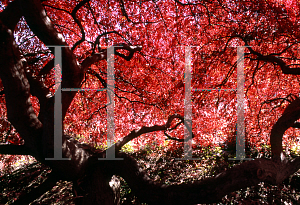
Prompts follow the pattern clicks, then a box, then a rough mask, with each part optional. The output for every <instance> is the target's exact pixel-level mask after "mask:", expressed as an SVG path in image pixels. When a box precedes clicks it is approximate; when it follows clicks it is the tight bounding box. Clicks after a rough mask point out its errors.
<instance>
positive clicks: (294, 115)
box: [270, 98, 300, 161]
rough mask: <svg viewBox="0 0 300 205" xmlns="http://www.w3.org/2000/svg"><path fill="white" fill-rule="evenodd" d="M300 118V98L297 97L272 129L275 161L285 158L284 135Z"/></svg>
mask: <svg viewBox="0 0 300 205" xmlns="http://www.w3.org/2000/svg"><path fill="white" fill-rule="evenodd" d="M299 118H300V99H299V98H297V99H296V100H294V101H293V102H292V103H291V104H289V105H288V106H287V108H286V109H285V110H284V112H283V114H282V116H281V117H280V118H279V119H278V120H277V122H276V123H275V124H274V125H273V127H272V130H271V136H270V141H271V151H272V155H273V156H272V157H273V159H274V160H275V161H281V160H283V159H282V157H283V153H282V137H283V135H284V133H285V131H286V130H287V129H288V128H290V127H293V126H294V125H295V122H296V121H297V120H298V119H299Z"/></svg>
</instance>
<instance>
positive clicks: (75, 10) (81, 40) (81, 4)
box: [71, 0, 90, 51]
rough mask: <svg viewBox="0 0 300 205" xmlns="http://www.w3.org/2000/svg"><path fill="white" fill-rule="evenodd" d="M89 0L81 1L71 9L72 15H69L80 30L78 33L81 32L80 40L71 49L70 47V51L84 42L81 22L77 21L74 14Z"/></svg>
mask: <svg viewBox="0 0 300 205" xmlns="http://www.w3.org/2000/svg"><path fill="white" fill-rule="evenodd" d="M89 1H90V0H83V1H81V2H80V3H79V4H77V5H76V6H75V8H74V9H73V11H72V13H71V16H72V17H73V19H74V21H75V23H76V24H77V25H78V26H79V28H80V32H81V39H80V40H79V41H77V42H76V43H75V44H74V45H73V47H72V51H73V50H74V49H75V48H76V47H77V46H78V45H80V44H81V43H82V42H83V41H84V40H85V31H84V28H83V26H82V24H81V22H80V21H79V20H78V18H77V16H76V13H77V11H78V10H79V9H80V8H81V7H82V6H83V5H84V4H86V3H87V2H89Z"/></svg>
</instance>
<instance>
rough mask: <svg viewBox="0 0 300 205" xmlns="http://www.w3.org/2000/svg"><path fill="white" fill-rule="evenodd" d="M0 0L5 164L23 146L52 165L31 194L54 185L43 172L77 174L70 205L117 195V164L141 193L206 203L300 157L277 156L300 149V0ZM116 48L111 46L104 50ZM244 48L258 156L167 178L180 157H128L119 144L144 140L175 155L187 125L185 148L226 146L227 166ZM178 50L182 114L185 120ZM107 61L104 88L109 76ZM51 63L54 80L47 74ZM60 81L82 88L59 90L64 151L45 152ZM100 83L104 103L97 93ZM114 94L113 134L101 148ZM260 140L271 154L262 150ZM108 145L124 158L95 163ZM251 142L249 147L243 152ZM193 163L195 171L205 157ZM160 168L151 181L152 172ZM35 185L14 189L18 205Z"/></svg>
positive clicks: (111, 200) (285, 171)
mask: <svg viewBox="0 0 300 205" xmlns="http://www.w3.org/2000/svg"><path fill="white" fill-rule="evenodd" d="M0 6H1V8H0V11H1V13H0V43H1V48H0V79H1V80H0V112H1V115H0V122H1V123H0V133H1V135H0V136H1V139H0V140H1V143H2V145H0V153H1V154H3V155H1V157H2V165H1V168H2V169H7V171H9V169H10V168H12V167H13V165H14V162H15V160H16V159H18V158H21V159H29V158H25V157H23V156H22V157H17V156H19V155H31V156H33V157H34V158H35V159H36V160H37V161H39V162H40V163H42V165H39V166H41V167H39V169H41V170H43V167H44V166H45V167H44V169H45V170H48V168H46V167H49V168H50V169H49V170H52V171H49V173H50V174H49V176H48V175H47V177H45V178H46V179H45V182H44V183H43V185H41V187H42V188H41V189H40V190H41V192H43V191H44V192H45V191H46V190H49V189H50V188H51V187H53V186H54V185H55V183H54V184H53V183H51V182H50V181H58V180H60V179H63V180H68V181H72V182H73V193H74V196H79V197H77V198H76V197H75V198H76V200H75V201H76V203H77V204H97V203H103V204H118V203H120V200H118V198H119V197H120V196H119V195H118V194H117V192H119V190H118V189H117V188H111V187H109V186H108V181H109V180H108V179H110V178H111V177H112V176H113V175H114V174H115V175H119V176H120V177H123V178H124V179H125V181H126V182H127V183H128V186H129V187H130V188H131V189H132V191H133V193H134V194H135V195H136V196H137V197H138V198H139V199H140V201H142V202H147V203H149V204H157V203H163V204H176V203H179V202H180V200H182V201H184V200H185V203H187V204H188V203H190V204H192V203H212V202H220V201H221V200H222V197H224V196H225V195H227V194H230V193H231V192H232V191H236V190H239V189H241V188H246V187H250V186H254V185H257V184H258V183H260V182H267V183H271V184H281V183H282V182H283V181H284V180H286V179H287V178H288V177H289V176H290V175H292V174H293V173H295V172H296V171H297V170H298V168H299V166H300V165H299V163H300V162H299V158H295V159H291V158H286V157H285V156H284V155H290V153H289V151H288V150H290V151H291V152H293V153H298V146H299V137H298V136H299V130H298V128H299V127H300V126H299V123H300V122H298V120H299V118H300V100H299V77H298V75H299V74H300V68H299V65H300V57H299V55H300V54H299V49H298V46H299V41H300V33H299V32H300V29H299V25H300V18H299V12H300V3H299V2H298V1H296V0H289V1H280V0H258V1H226V0H224V1H223V0H215V1H197V0H195V1H194V0H193V1H190V0H187V1H183V0H182V1H181V0H174V1H171V0H168V1H156V0H152V1H151V0H150V1H127V0H109V1H106V0H103V1H102V0H101V1H95V0H82V1H78V0H71V1H56V0H29V1H25V0H14V1H7V0H6V1H2V2H0ZM57 45H60V46H63V47H62V48H61V51H62V54H61V59H62V63H61V64H60V65H55V62H54V59H55V58H56V59H57V58H58V56H57V53H55V52H54V48H53V46H57ZM51 46H52V47H51ZM112 46H114V47H115V48H114V53H115V54H114V56H109V52H108V50H109V49H110V48H111V47H112ZM240 46H244V47H245V54H244V78H245V82H244V96H245V100H244V111H245V115H244V122H245V131H244V133H245V139H246V153H247V154H248V155H247V157H252V158H253V159H254V158H260V159H256V160H253V161H248V162H244V163H241V164H240V165H238V166H234V167H231V166H229V167H227V168H226V169H225V168H224V169H223V168H222V169H221V170H219V172H218V173H220V174H219V175H214V174H211V175H209V176H207V177H204V178H205V179H203V178H195V179H194V180H188V179H189V177H187V176H185V177H184V179H185V180H182V179H180V178H178V179H175V181H176V182H178V181H180V182H184V183H182V184H181V185H180V186H175V185H174V184H172V183H171V182H170V181H168V180H170V178H169V177H168V176H170V175H172V171H170V170H172V169H171V166H173V167H174V166H175V167H176V163H175V164H172V165H168V163H166V162H164V163H162V166H164V167H165V168H164V170H165V171H164V172H163V173H162V172H161V171H160V172H157V173H155V174H151V173H146V172H144V171H142V170H141V169H139V167H141V166H142V165H141V164H138V163H137V162H136V161H137V159H136V160H135V159H134V158H136V156H135V157H133V156H130V155H129V154H128V153H127V152H126V151H128V150H130V151H139V150H140V149H142V150H145V147H147V148H149V149H150V150H156V151H155V152H154V153H155V154H157V153H160V152H161V150H160V149H157V147H165V149H166V150H167V151H166V153H164V154H162V155H166V156H172V158H181V157H183V155H184V153H179V154H177V155H168V154H167V153H168V152H169V153H174V152H177V151H178V150H183V147H184V144H183V140H184V137H185V135H184V133H185V132H184V130H185V129H189V131H190V136H192V137H193V139H192V140H190V141H189V142H188V143H186V144H188V145H189V147H190V148H191V149H193V150H194V152H193V154H194V155H195V152H196V150H202V152H205V150H206V149H208V148H212V150H217V151H214V152H218V151H220V150H223V152H224V153H222V155H220V156H219V157H220V158H222V160H221V161H222V162H225V161H226V160H225V159H223V157H224V156H223V155H225V157H227V158H228V152H229V150H231V151H232V150H235V149H236V148H235V146H234V145H235V144H236V141H235V138H236V131H237V127H238V126H237V90H236V89H237V86H238V85H237V77H238V76H237V66H238V63H239V61H240V59H238V57H237V47H240ZM187 47H189V48H190V49H191V58H190V60H191V76H192V78H191V87H192V94H191V95H192V100H191V104H192V113H193V114H192V121H187V120H185V118H184V115H185V113H184V109H185V99H186V93H185V91H186V89H187V88H186V87H185V85H186V84H187V82H186V79H187V77H186V75H187V74H186V73H185V69H186V64H187V60H186V53H187V52H186V51H187V50H186V49H187ZM111 57H113V58H114V77H115V88H114V89H113V88H112V87H110V85H109V83H108V81H109V77H108V73H107V69H108V66H109V63H108V62H109V61H108V59H109V58H111ZM57 70H61V71H62V78H61V79H55V72H57ZM58 81H61V82H59V83H57V82H58ZM60 88H82V89H89V90H86V91H77V92H76V91H62V94H61V102H62V110H61V112H62V118H63V122H62V125H63V133H62V134H63V135H64V136H63V139H62V140H63V146H62V154H63V156H64V157H66V158H71V160H70V161H60V160H57V161H55V160H45V158H52V157H53V153H54V144H53V141H54V130H55V128H56V129H57V127H55V126H54V106H55V103H54V101H55V96H58V95H57V93H58V92H60ZM97 89H98V90H97ZM99 89H102V90H101V91H100V90H99ZM109 91H113V92H114V99H111V98H108V97H107V95H108V93H109ZM113 101H114V102H113ZM112 103H114V123H115V125H114V131H115V143H116V144H115V145H114V146H113V147H110V148H107V146H106V145H107V132H108V128H107V124H108V121H107V119H108V118H107V114H108V113H109V112H110V111H109V105H110V104H112ZM83 143H85V144H83ZM266 147H271V154H270V155H271V156H267V155H266V154H262V153H264V152H265V148H266ZM106 149H107V152H106V151H105V150H106ZM109 150H115V154H116V157H120V158H123V159H124V160H123V161H122V160H120V161H117V160H116V161H113V162H107V161H105V160H100V161H98V158H105V157H106V153H109ZM146 150H147V149H146ZM253 150H255V152H256V153H257V154H256V155H253V154H249V153H251V152H254V151H253ZM284 150H285V154H284V153H283V152H284ZM226 153H227V154H226ZM258 153H260V154H258ZM7 154H10V155H7ZM234 154H235V153H234V151H233V152H232V153H230V157H234ZM144 155H149V156H151V152H145V153H144ZM221 156H222V157H221ZM293 156H295V155H293ZM230 157H229V158H230ZM263 157H266V158H272V160H269V159H263ZM295 157H296V156H295ZM204 158H205V157H204ZM30 160H32V158H30ZM203 160H204V161H205V159H202V161H203ZM219 160H220V159H219ZM150 161H151V160H150ZM175 161H176V160H175ZM212 163H215V162H214V161H212ZM158 164H159V163H158ZM158 164H157V163H155V165H156V166H158ZM183 164H188V163H187V162H185V163H183ZM191 164H193V166H196V167H197V169H198V170H202V171H203V170H205V168H204V167H205V166H206V165H207V164H208V163H207V162H205V163H202V164H201V163H200V162H199V163H198V165H196V164H197V163H196V162H195V164H194V162H193V163H191ZM201 165H202V166H201ZM33 166H34V165H33ZM178 166H179V165H178ZM211 166H213V164H212V165H211ZM201 167H202V168H201ZM144 168H146V169H147V168H149V167H144ZM197 169H196V170H197ZM196 172H197V171H196ZM3 173H4V172H3ZM183 173H185V172H183ZM147 174H148V175H150V177H151V179H150V178H147V177H146V175H147ZM162 175H165V176H162ZM30 176H33V175H30ZM250 176H251V177H250ZM157 177H158V178H160V179H161V181H158V182H156V183H154V182H152V180H155V179H157ZM190 178H191V179H192V178H193V175H191V177H190ZM233 178H234V180H233ZM30 179H31V178H30ZM47 179H48V180H47ZM173 180H174V179H173ZM229 180H232V183H230V184H226V183H224V182H226V181H229ZM190 182H193V183H190ZM221 182H222V183H221ZM220 183H221V184H220ZM116 184H118V183H116ZM143 190H144V191H146V190H147V192H148V193H151V194H149V195H146V194H145V193H143ZM154 190H155V191H154ZM220 190H221V191H220ZM99 192H100V193H102V194H99ZM200 192H201V194H200ZM41 194H43V193H40V195H41ZM37 195H38V194H36V195H34V194H31V195H30V194H28V195H27V197H26V194H24V195H21V196H18V197H19V198H20V200H17V201H16V204H17V203H21V202H20V201H21V200H23V199H24V198H26V200H28V203H29V202H31V201H33V200H34V199H36V198H37V197H39V196H37ZM203 196H205V199H204V197H203ZM22 197H23V198H22ZM178 197H180V198H179V199H178ZM162 199H163V200H162ZM164 200H165V201H164ZM178 200H179V201H178ZM18 201H19V202H18Z"/></svg>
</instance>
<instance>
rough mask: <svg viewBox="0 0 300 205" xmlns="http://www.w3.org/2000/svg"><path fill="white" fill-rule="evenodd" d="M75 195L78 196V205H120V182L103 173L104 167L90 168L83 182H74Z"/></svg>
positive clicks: (76, 201)
mask: <svg viewBox="0 0 300 205" xmlns="http://www.w3.org/2000/svg"><path fill="white" fill-rule="evenodd" d="M73 184H74V187H73V189H74V193H75V194H76V195H77V197H78V198H77V199H76V200H75V203H76V205H81V204H85V205H94V204H101V205H119V204H120V181H119V180H118V179H117V178H116V177H115V176H113V177H112V176H111V175H107V174H104V173H103V167H100V166H95V167H93V168H90V169H89V171H88V173H87V175H86V176H85V177H84V178H83V179H82V181H81V180H78V181H75V182H73Z"/></svg>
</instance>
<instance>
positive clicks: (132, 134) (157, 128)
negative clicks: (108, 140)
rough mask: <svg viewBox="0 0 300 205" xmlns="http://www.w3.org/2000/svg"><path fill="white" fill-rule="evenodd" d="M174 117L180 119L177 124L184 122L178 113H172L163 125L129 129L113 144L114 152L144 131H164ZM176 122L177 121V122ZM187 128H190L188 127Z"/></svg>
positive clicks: (144, 132)
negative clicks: (128, 131)
mask: <svg viewBox="0 0 300 205" xmlns="http://www.w3.org/2000/svg"><path fill="white" fill-rule="evenodd" d="M176 118H178V119H180V120H181V122H180V123H179V124H181V123H183V122H184V118H183V117H182V116H181V115H179V114H174V115H171V116H169V118H168V121H167V123H166V124H164V125H153V126H151V127H147V126H143V127H142V128H141V129H140V130H138V131H135V130H133V131H131V132H130V133H129V134H128V135H127V136H125V137H124V138H123V139H121V140H119V141H118V142H117V143H116V144H115V148H114V149H115V151H116V153H118V152H119V151H120V150H121V148H122V147H123V146H124V145H125V144H126V143H128V142H130V141H131V140H133V139H135V138H137V137H139V136H141V135H142V134H146V133H149V132H154V131H166V130H168V129H169V128H170V127H171V123H172V121H173V120H174V119H176ZM177 124H178V123H177ZM185 125H186V126H187V124H186V123H185ZM177 126H178V125H176V126H175V127H177ZM171 129H174V128H171ZM171 129H170V130H171ZM188 129H189V130H190V127H189V128H188ZM176 140H180V139H176ZM109 149H110V148H109Z"/></svg>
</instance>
